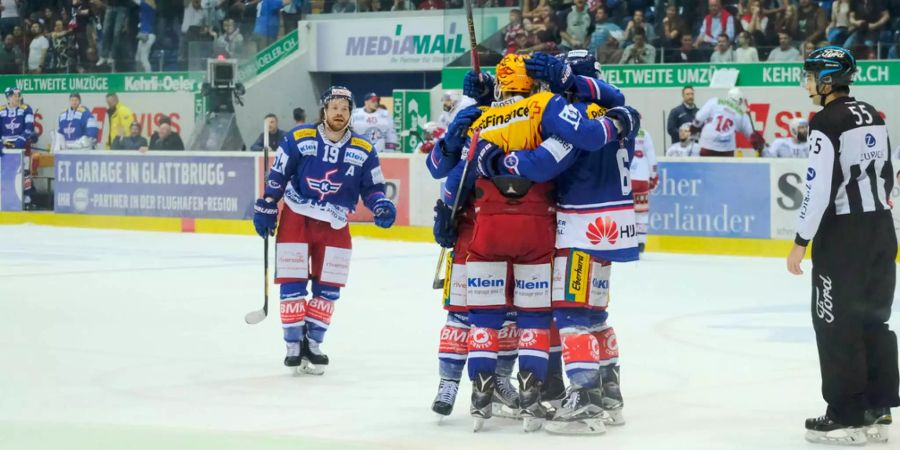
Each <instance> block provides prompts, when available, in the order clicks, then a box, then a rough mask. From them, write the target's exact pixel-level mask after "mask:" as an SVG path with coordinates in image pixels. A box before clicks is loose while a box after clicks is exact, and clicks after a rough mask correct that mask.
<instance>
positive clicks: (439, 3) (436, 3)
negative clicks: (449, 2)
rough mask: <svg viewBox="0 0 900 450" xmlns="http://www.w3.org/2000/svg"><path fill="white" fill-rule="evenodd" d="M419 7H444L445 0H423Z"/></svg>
mask: <svg viewBox="0 0 900 450" xmlns="http://www.w3.org/2000/svg"><path fill="white" fill-rule="evenodd" d="M418 9H420V10H422V9H444V0H422V1H421V2H420V3H419V8H418Z"/></svg>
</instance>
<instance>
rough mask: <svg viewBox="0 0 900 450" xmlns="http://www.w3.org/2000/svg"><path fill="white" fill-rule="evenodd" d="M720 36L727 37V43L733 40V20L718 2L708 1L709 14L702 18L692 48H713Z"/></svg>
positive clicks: (714, 0) (718, 0)
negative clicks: (698, 32)
mask: <svg viewBox="0 0 900 450" xmlns="http://www.w3.org/2000/svg"><path fill="white" fill-rule="evenodd" d="M720 34H725V35H726V36H728V41H729V42H731V41H732V40H734V19H733V18H732V17H731V14H730V13H729V12H728V11H726V10H725V9H723V8H722V3H721V1H720V0H709V14H707V15H706V17H704V18H703V22H702V24H701V26H700V34H698V35H697V39H696V40H695V41H694V47H706V48H709V47H713V46H715V45H716V43H717V42H718V36H719V35H720Z"/></svg>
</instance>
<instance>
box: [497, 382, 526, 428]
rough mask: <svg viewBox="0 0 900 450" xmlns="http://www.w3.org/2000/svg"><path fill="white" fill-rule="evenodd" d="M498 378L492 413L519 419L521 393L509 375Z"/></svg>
mask: <svg viewBox="0 0 900 450" xmlns="http://www.w3.org/2000/svg"><path fill="white" fill-rule="evenodd" d="M496 380H497V381H496V384H495V386H494V397H493V401H492V403H491V415H493V416H494V417H503V418H505V419H519V418H520V417H519V393H518V392H516V388H515V387H513V385H512V382H511V381H510V379H509V377H497V378H496Z"/></svg>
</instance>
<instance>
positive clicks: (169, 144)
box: [150, 116, 184, 150]
mask: <svg viewBox="0 0 900 450" xmlns="http://www.w3.org/2000/svg"><path fill="white" fill-rule="evenodd" d="M150 150H184V142H183V141H182V140H181V136H180V135H179V134H178V133H177V132H176V131H175V130H173V129H172V119H170V118H169V117H168V116H162V117H160V118H159V129H158V130H157V131H154V132H153V136H150Z"/></svg>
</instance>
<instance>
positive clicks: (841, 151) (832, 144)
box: [787, 47, 900, 445]
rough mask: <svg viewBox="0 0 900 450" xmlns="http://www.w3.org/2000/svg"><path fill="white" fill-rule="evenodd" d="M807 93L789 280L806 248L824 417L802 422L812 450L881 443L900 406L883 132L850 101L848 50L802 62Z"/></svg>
mask: <svg viewBox="0 0 900 450" xmlns="http://www.w3.org/2000/svg"><path fill="white" fill-rule="evenodd" d="M804 70H805V72H806V81H805V84H806V89H807V91H808V92H809V97H810V99H811V100H812V101H813V103H815V104H816V105H817V106H821V107H822V110H821V111H819V112H818V113H817V114H816V115H815V116H814V117H813V118H812V120H811V121H810V131H809V139H808V142H809V145H810V148H809V150H810V151H809V168H808V170H807V174H806V180H807V181H806V190H807V192H806V197H805V198H804V199H803V204H802V206H801V208H800V220H799V224H798V228H797V236H796V238H795V239H794V246H793V248H792V249H791V252H790V255H788V258H787V267H788V271H789V272H791V273H792V274H794V275H801V274H803V271H802V270H801V269H800V262H801V261H802V260H803V257H804V256H805V255H806V247H807V245H808V244H809V243H810V241H812V265H813V269H812V320H813V328H814V329H815V332H816V344H817V346H818V350H819V366H820V369H821V373H822V396H823V397H824V398H825V401H826V402H827V403H828V408H827V410H826V412H825V415H823V416H821V417H817V418H813V419H807V420H806V429H807V435H806V438H807V440H809V441H811V442H818V443H826V444H837V445H862V444H865V443H866V441H867V440H869V441H880V442H885V441H886V440H887V433H886V431H887V430H886V428H885V427H886V426H887V425H888V424H889V423H890V421H891V419H890V418H891V416H890V408H891V407H894V406H900V396H898V391H900V377H898V366H897V336H896V335H895V334H894V332H893V331H891V330H890V329H889V328H888V324H887V322H888V319H889V318H890V315H891V305H892V303H893V299H894V284H895V278H896V267H895V262H894V261H895V259H896V257H897V236H896V233H895V232H894V223H893V219H892V217H891V206H892V204H891V201H890V195H891V190H892V189H893V187H894V176H895V171H894V169H893V166H892V164H891V152H890V144H889V142H888V133H887V127H885V124H884V120H883V119H882V118H881V116H880V115H879V114H878V111H877V110H876V109H875V108H874V107H873V106H872V105H869V104H868V103H865V102H861V101H858V100H856V99H854V98H853V97H850V87H849V86H850V84H851V83H852V82H853V76H854V73H855V72H856V60H855V59H854V58H853V56H852V55H851V54H850V52H849V51H848V50H846V49H843V48H840V47H823V48H819V49H816V50H815V51H813V52H812V53H810V54H809V56H808V57H807V58H806V60H805V61H804Z"/></svg>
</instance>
